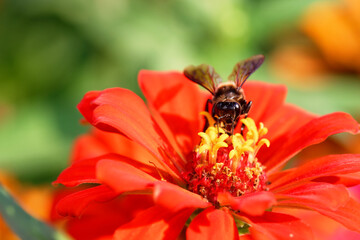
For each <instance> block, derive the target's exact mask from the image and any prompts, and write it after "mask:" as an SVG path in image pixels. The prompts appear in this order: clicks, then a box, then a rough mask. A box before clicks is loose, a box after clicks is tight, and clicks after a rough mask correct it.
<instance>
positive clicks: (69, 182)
mask: <svg viewBox="0 0 360 240" xmlns="http://www.w3.org/2000/svg"><path fill="white" fill-rule="evenodd" d="M107 157H108V158H110V156H107ZM101 159H102V157H97V158H92V159H85V160H82V161H77V162H75V163H74V164H72V165H71V166H70V167H68V168H66V169H65V170H63V171H62V172H61V173H60V175H59V176H58V178H57V179H56V181H54V182H53V184H63V185H65V186H67V187H74V186H77V185H79V184H81V183H100V182H99V179H97V178H96V175H95V168H96V164H97V163H98V161H100V160H101Z"/></svg>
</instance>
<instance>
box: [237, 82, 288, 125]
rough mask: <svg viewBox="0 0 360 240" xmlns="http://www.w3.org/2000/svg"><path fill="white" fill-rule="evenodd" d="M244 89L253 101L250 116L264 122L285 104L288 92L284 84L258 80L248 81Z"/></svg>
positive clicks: (248, 97) (248, 98) (249, 99)
mask: <svg viewBox="0 0 360 240" xmlns="http://www.w3.org/2000/svg"><path fill="white" fill-rule="evenodd" d="M243 89H244V93H245V95H246V99H247V100H248V101H252V102H253V105H252V107H251V110H250V113H249V116H250V117H251V118H253V119H254V120H255V122H264V123H265V122H266V120H267V119H268V118H269V117H271V116H272V115H273V114H274V112H276V111H277V110H278V109H279V107H281V106H282V105H283V104H284V101H285V98H286V92H287V89H286V87H285V86H284V85H275V84H270V83H264V82H256V81H248V82H247V83H246V84H245V85H244V87H243ZM265 126H266V125H265Z"/></svg>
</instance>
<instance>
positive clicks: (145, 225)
mask: <svg viewBox="0 0 360 240" xmlns="http://www.w3.org/2000/svg"><path fill="white" fill-rule="evenodd" d="M192 212H193V209H187V210H184V211H180V212H178V213H173V212H168V211H166V210H164V209H163V208H161V207H159V206H155V207H151V208H149V209H147V210H146V211H144V212H142V213H141V214H139V215H138V216H137V217H136V218H134V219H133V220H132V221H131V222H129V223H128V224H125V225H123V226H121V227H120V228H118V229H117V230H116V232H115V235H114V239H119V240H123V239H129V240H130V239H151V240H157V239H158V240H173V239H177V236H178V235H179V234H180V232H181V230H182V229H183V227H184V225H185V223H186V220H187V219H188V218H189V217H190V215H191V213H192Z"/></svg>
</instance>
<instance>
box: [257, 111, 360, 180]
mask: <svg viewBox="0 0 360 240" xmlns="http://www.w3.org/2000/svg"><path fill="white" fill-rule="evenodd" d="M341 132H351V133H354V134H355V133H358V132H359V124H358V123H357V122H356V121H355V120H354V119H353V118H352V117H351V116H350V115H349V114H347V113H341V112H338V113H332V114H328V115H325V116H322V117H319V118H316V119H313V120H311V121H310V122H309V123H307V124H305V125H304V126H302V127H301V128H299V129H298V130H297V131H296V132H295V133H294V134H291V135H283V136H282V137H280V138H278V139H276V140H275V141H272V142H271V146H270V148H267V149H265V148H263V149H261V150H260V151H259V153H258V158H259V159H266V161H264V162H263V163H264V164H265V166H266V167H267V172H268V173H269V172H272V171H274V170H276V169H277V168H279V167H281V166H283V165H284V164H285V163H286V162H287V161H288V160H289V159H290V158H291V157H292V156H294V155H295V154H296V153H297V152H299V151H300V150H302V149H303V148H305V147H308V146H310V145H312V144H316V143H320V142H322V141H324V140H325V139H326V138H327V137H328V136H330V135H333V134H336V133H341ZM264 149H265V150H266V151H265V150H264ZM280 149H281V151H280Z"/></svg>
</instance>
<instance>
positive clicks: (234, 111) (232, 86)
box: [184, 55, 264, 135]
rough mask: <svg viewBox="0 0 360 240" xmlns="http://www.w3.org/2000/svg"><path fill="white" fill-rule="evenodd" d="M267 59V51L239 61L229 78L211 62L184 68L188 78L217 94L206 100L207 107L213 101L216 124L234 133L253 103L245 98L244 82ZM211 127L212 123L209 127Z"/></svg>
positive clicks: (227, 131)
mask: <svg viewBox="0 0 360 240" xmlns="http://www.w3.org/2000/svg"><path fill="white" fill-rule="evenodd" d="M263 62H264V56H263V55H256V56H253V57H250V58H248V59H246V60H244V61H241V62H238V63H237V64H236V65H235V66H234V69H233V71H232V73H231V74H230V75H229V77H228V78H229V81H227V82H223V81H222V79H221V77H220V76H219V74H217V73H216V72H215V70H214V68H213V67H212V66H210V65H207V64H201V65H199V66H193V65H192V66H189V67H187V68H185V70H184V75H185V76H186V78H188V79H189V80H191V81H193V82H195V83H197V84H199V85H201V86H203V87H204V88H205V89H207V90H208V91H209V92H210V93H211V94H212V95H213V98H212V99H208V101H207V102H206V105H205V111H207V112H209V104H212V111H211V115H212V117H213V118H214V119H215V120H216V125H217V126H218V127H219V126H221V127H222V128H224V130H225V131H226V133H228V134H230V135H233V133H234V128H235V127H236V125H237V123H238V122H239V119H240V117H241V116H243V117H244V118H246V117H247V115H248V113H249V111H250V108H251V105H252V101H247V100H246V99H245V95H244V91H243V89H242V86H243V85H244V83H245V82H246V80H247V79H248V78H249V76H250V75H251V74H252V73H253V72H255V70H256V69H258V68H259V67H260V66H261V64H262V63H263ZM207 127H208V123H206V126H205V128H207ZM243 130H244V125H242V126H241V132H243Z"/></svg>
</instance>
